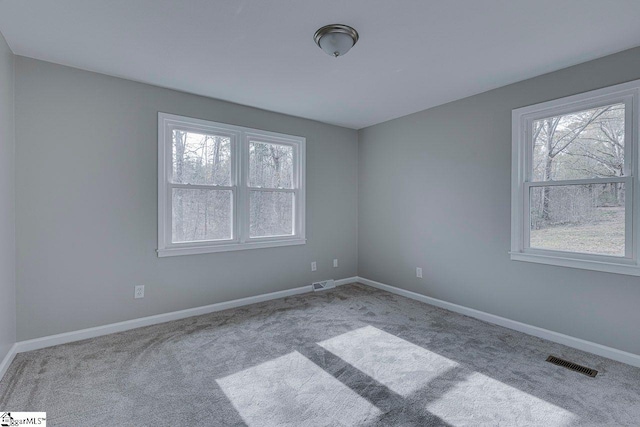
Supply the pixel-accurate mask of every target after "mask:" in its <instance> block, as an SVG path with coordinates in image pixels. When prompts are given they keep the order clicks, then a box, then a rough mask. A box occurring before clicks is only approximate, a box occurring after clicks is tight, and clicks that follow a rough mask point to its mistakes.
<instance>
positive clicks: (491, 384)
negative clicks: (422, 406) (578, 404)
mask: <svg viewBox="0 0 640 427" xmlns="http://www.w3.org/2000/svg"><path fill="white" fill-rule="evenodd" d="M426 408H427V410H428V411H429V412H431V413H432V414H435V415H437V416H439V417H440V418H442V419H443V420H444V421H445V422H447V423H449V424H451V425H453V426H467V425H505V426H516V425H518V426H520V425H528V426H534V425H535V426H557V427H560V426H565V425H569V424H570V423H572V422H573V421H575V415H574V414H572V413H571V412H569V411H567V410H566V409H563V408H561V407H559V406H556V405H554V404H552V403H549V402H547V401H545V400H542V399H539V398H537V397H535V396H532V395H530V394H528V393H525V392H524V391H521V390H519V389H517V388H514V387H511V386H508V385H506V384H504V383H501V382H500V381H497V380H495V379H493V378H490V377H488V376H486V375H483V374H480V373H477V372H474V373H472V374H471V375H469V376H467V377H466V378H464V379H461V380H460V381H459V382H458V383H456V384H455V385H454V386H453V387H452V388H451V389H450V390H449V391H448V392H446V393H445V394H444V395H443V396H441V397H440V398H439V399H436V400H435V401H433V402H431V403H429V404H428V405H427V407H426Z"/></svg>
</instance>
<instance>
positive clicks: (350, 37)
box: [313, 24, 359, 58]
mask: <svg viewBox="0 0 640 427" xmlns="http://www.w3.org/2000/svg"><path fill="white" fill-rule="evenodd" d="M358 38H359V36H358V32H357V31H356V30H355V29H354V28H351V27H349V26H348V25H342V24H331V25H325V26H324V27H322V28H320V29H319V30H318V31H316V33H315V35H314V36H313V39H314V40H315V41H316V44H317V45H318V47H320V49H322V50H324V51H325V53H326V54H327V55H331V56H334V57H336V58H337V57H338V56H342V55H344V54H345V53H347V52H349V49H351V48H352V47H353V46H354V45H355V44H356V42H357V41H358Z"/></svg>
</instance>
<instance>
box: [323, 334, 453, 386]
mask: <svg viewBox="0 0 640 427" xmlns="http://www.w3.org/2000/svg"><path fill="white" fill-rule="evenodd" d="M318 344H319V345H320V346H322V347H324V348H325V349H326V350H328V351H330V352H331V353H333V354H335V355H336V356H338V357H339V358H341V359H342V360H344V361H345V362H347V363H349V364H350V365H352V366H353V367H355V368H357V369H359V370H360V371H362V372H364V373H365V374H367V375H368V376H370V377H371V378H373V379H374V380H376V381H378V382H379V383H381V384H384V385H385V386H387V387H388V388H389V389H390V390H392V391H394V392H395V393H397V394H399V395H401V396H409V395H410V394H412V393H414V392H415V391H417V390H419V389H421V388H423V387H424V386H426V385H427V384H428V383H429V382H430V381H431V380H433V379H434V378H436V377H438V376H440V375H442V373H443V372H445V371H447V370H449V369H452V368H454V367H456V366H458V364H457V363H456V362H454V361H452V360H449V359H447V358H446V357H443V356H440V355H439V354H436V353H434V352H431V351H429V350H426V349H424V348H422V347H420V346H417V345H415V344H412V343H410V342H409V341H406V340H404V339H402V338H398V337H396V336H395V335H392V334H389V333H387V332H385V331H381V330H380V329H377V328H375V327H373V326H365V327H364V328H360V329H356V330H354V331H351V332H347V333H346V334H342V335H338V336H337V337H334V338H330V339H328V340H326V341H322V342H320V343H318Z"/></svg>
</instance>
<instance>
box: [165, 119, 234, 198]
mask: <svg viewBox="0 0 640 427" xmlns="http://www.w3.org/2000/svg"><path fill="white" fill-rule="evenodd" d="M173 183H175V184H197V185H227V186H230V185H231V138H229V137H228V136H219V135H212V134H204V133H196V132H188V131H184V130H178V129H174V130H173Z"/></svg>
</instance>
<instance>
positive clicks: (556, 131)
mask: <svg viewBox="0 0 640 427" xmlns="http://www.w3.org/2000/svg"><path fill="white" fill-rule="evenodd" d="M639 95H640V81H636V82H631V83H625V84H621V85H617V86H613V87H609V88H605V89H600V90H596V91H593V92H588V93H583V94H580V95H576V96H571V97H568V98H562V99H557V100H554V101H550V102H545V103H542V104H537V105H532V106H529V107H524V108H519V109H517V110H514V111H513V115H512V124H513V146H512V199H511V213H512V217H511V227H512V228H511V259H513V260H518V261H530V262H536V263H545V264H552V265H559V266H566V267H574V268H584V269H590V270H599V271H606V272H613V273H621V274H630V275H640V264H639V251H638V236H639V233H638V231H639V230H638V228H639V227H638V225H639V224H638V219H639V216H640V213H639V211H638V200H639V194H638V191H639V185H638V112H639V109H638V102H639Z"/></svg>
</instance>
